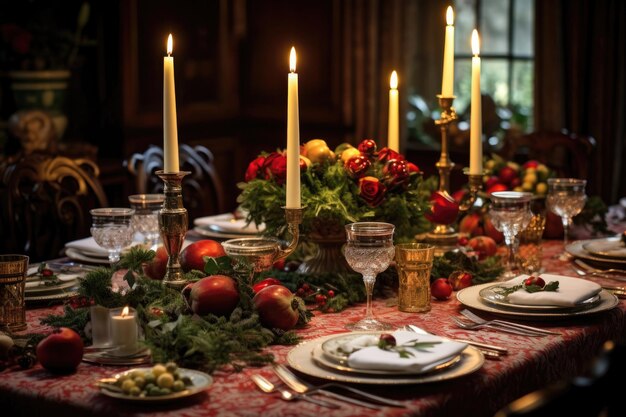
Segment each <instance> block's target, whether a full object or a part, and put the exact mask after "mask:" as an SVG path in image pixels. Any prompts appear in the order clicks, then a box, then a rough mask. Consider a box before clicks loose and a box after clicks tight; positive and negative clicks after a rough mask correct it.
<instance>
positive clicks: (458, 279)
mask: <svg viewBox="0 0 626 417" xmlns="http://www.w3.org/2000/svg"><path fill="white" fill-rule="evenodd" d="M473 278H474V277H473V276H472V274H470V273H469V272H466V271H454V272H453V273H451V274H450V276H449V277H448V283H449V284H450V285H452V289H453V290H454V291H458V290H462V289H463V288H467V287H469V286H470V285H472V279H473Z"/></svg>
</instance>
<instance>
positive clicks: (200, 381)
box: [100, 367, 213, 403]
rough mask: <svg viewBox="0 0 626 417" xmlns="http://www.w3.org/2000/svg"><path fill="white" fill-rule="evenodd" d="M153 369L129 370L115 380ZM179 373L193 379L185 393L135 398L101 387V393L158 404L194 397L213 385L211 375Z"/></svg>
mask: <svg viewBox="0 0 626 417" xmlns="http://www.w3.org/2000/svg"><path fill="white" fill-rule="evenodd" d="M151 369H152V367H142V368H134V369H129V370H128V371H125V372H121V373H119V374H116V375H115V376H114V378H119V377H120V376H122V375H126V374H128V373H131V372H133V371H136V370H139V371H144V372H147V371H150V370H151ZM178 372H179V373H180V376H181V377H185V376H186V377H189V378H190V379H191V383H192V385H190V386H188V387H187V388H186V389H185V390H184V391H180V392H173V393H171V394H168V395H158V396H154V397H134V396H132V395H127V394H124V393H121V392H115V391H110V390H108V389H106V388H102V387H101V388H100V393H102V394H104V395H106V396H109V397H113V398H118V399H122V400H128V401H133V402H143V403H146V402H148V403H158V402H164V401H171V400H176V399H179V398H185V397H189V396H192V395H196V394H198V393H200V392H202V391H204V390H205V389H207V388H208V387H210V386H211V385H212V384H213V378H212V377H211V376H210V375H208V374H205V373H204V372H200V371H196V370H193V369H187V368H178Z"/></svg>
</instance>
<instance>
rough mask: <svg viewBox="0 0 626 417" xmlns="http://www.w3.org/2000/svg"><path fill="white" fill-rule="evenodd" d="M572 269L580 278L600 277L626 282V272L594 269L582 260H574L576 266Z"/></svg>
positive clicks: (611, 269) (613, 269)
mask: <svg viewBox="0 0 626 417" xmlns="http://www.w3.org/2000/svg"><path fill="white" fill-rule="evenodd" d="M572 268H573V269H574V271H576V273H577V274H578V275H580V276H586V275H589V276H599V277H602V278H608V279H612V280H615V281H624V282H626V270H623V269H616V268H609V269H599V268H594V267H592V266H591V265H589V264H587V263H586V262H583V261H581V260H580V259H574V265H572Z"/></svg>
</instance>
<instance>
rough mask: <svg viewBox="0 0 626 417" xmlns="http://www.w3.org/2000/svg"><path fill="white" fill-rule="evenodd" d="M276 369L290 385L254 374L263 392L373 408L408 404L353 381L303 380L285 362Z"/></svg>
mask: <svg viewBox="0 0 626 417" xmlns="http://www.w3.org/2000/svg"><path fill="white" fill-rule="evenodd" d="M272 369H273V370H274V373H275V374H276V375H277V376H278V378H280V380H281V381H282V383H283V384H284V386H286V387H288V388H284V387H280V386H276V385H274V384H273V383H272V382H270V381H269V380H267V378H265V377H263V376H261V375H259V374H255V375H252V376H251V378H252V381H253V382H254V383H255V384H256V386H257V387H258V388H259V389H260V390H261V391H263V392H266V393H273V392H278V393H280V396H281V398H282V399H283V400H285V401H294V400H303V401H308V402H311V403H315V404H317V405H319V406H322V407H327V408H339V404H337V403H335V402H331V401H326V400H327V399H330V400H335V401H342V402H346V403H350V404H354V405H359V406H361V407H365V408H369V409H372V410H380V409H381V408H382V407H383V406H389V407H401V408H404V407H406V405H405V404H404V403H402V402H400V401H395V400H391V399H388V398H384V397H381V396H378V395H374V394H371V393H369V392H366V391H363V390H360V389H357V388H354V387H351V386H349V385H344V384H339V383H337V382H328V383H325V384H322V385H317V386H315V385H311V384H309V383H306V382H304V381H302V380H301V379H300V378H298V377H297V376H296V375H295V374H294V373H293V372H291V371H290V370H289V369H288V368H287V367H286V366H284V365H280V364H274V365H273V368H272ZM331 389H337V390H342V391H345V392H349V393H351V394H353V395H355V396H357V397H359V398H355V397H353V396H349V395H345V394H340V393H337V392H335V391H331ZM313 395H321V396H324V398H325V399H324V400H321V399H319V398H313V397H312V396H313Z"/></svg>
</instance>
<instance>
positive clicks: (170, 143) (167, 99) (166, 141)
mask: <svg viewBox="0 0 626 417" xmlns="http://www.w3.org/2000/svg"><path fill="white" fill-rule="evenodd" d="M163 170H164V171H165V172H178V171H179V167H178V128H177V125H176V89H175V86H174V57H173V56H172V34H170V35H169V36H168V37H167V56H166V57H163Z"/></svg>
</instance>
